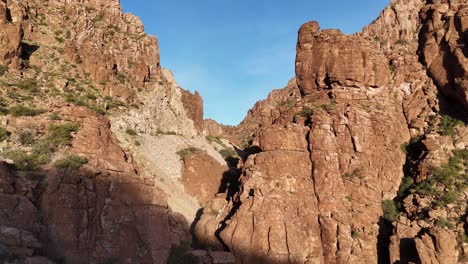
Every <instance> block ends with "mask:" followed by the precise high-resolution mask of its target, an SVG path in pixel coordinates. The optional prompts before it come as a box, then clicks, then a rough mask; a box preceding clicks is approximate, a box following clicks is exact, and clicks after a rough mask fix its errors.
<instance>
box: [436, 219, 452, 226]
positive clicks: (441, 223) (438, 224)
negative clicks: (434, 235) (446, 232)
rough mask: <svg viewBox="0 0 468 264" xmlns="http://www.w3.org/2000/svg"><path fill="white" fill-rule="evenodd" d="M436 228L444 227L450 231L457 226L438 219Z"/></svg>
mask: <svg viewBox="0 0 468 264" xmlns="http://www.w3.org/2000/svg"><path fill="white" fill-rule="evenodd" d="M436 226H439V227H444V228H445V227H448V228H450V229H453V228H454V227H455V225H454V224H453V223H452V222H450V221H448V220H447V219H445V218H440V219H438V220H437V222H436Z"/></svg>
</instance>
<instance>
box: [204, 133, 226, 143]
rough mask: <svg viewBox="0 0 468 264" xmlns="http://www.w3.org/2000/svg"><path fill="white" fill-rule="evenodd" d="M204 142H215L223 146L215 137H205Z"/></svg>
mask: <svg viewBox="0 0 468 264" xmlns="http://www.w3.org/2000/svg"><path fill="white" fill-rule="evenodd" d="M205 138H206V140H208V142H210V143H213V142H216V143H218V144H219V145H224V144H223V141H221V139H220V138H219V137H216V136H212V135H208V136H206V137H205Z"/></svg>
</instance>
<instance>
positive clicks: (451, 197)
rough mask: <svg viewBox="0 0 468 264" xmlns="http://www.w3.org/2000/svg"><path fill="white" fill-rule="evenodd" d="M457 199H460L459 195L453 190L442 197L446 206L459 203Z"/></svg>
mask: <svg viewBox="0 0 468 264" xmlns="http://www.w3.org/2000/svg"><path fill="white" fill-rule="evenodd" d="M457 199H458V194H457V193H456V192H454V191H451V190H449V191H447V192H446V193H444V194H443V195H442V197H441V200H442V202H443V203H444V204H446V205H447V204H451V203H453V202H455V201H457Z"/></svg>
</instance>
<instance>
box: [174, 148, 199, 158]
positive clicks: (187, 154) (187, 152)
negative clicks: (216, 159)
mask: <svg viewBox="0 0 468 264" xmlns="http://www.w3.org/2000/svg"><path fill="white" fill-rule="evenodd" d="M197 151H200V149H198V148H195V147H189V148H185V149H181V150H179V151H177V152H176V153H177V154H178V155H179V156H180V158H181V159H186V158H188V157H190V156H192V155H193V153H195V152H197Z"/></svg>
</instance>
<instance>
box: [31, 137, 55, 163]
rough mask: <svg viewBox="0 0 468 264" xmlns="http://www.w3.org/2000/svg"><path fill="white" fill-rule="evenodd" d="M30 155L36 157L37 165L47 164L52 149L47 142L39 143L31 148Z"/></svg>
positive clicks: (50, 158) (50, 157) (52, 151)
mask: <svg viewBox="0 0 468 264" xmlns="http://www.w3.org/2000/svg"><path fill="white" fill-rule="evenodd" d="M32 153H33V154H34V155H35V156H36V160H37V161H38V163H39V164H47V163H49V162H50V161H51V160H52V154H53V153H54V148H53V147H52V146H51V145H50V144H49V142H48V141H41V142H38V143H36V144H34V145H33V146H32Z"/></svg>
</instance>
